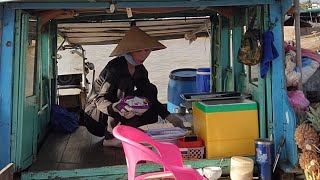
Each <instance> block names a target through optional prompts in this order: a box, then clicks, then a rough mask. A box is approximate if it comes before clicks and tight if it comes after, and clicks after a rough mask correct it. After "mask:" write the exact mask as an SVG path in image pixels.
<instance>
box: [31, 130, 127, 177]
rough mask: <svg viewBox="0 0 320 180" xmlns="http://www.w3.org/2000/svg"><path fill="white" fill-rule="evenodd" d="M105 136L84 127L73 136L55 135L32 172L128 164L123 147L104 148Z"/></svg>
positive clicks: (41, 153) (32, 168) (40, 155)
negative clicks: (93, 133) (94, 134)
mask: <svg viewBox="0 0 320 180" xmlns="http://www.w3.org/2000/svg"><path fill="white" fill-rule="evenodd" d="M102 139H103V138H101V137H96V136H93V135H91V134H90V133H89V132H88V131H87V129H86V128H85V127H83V126H80V127H79V128H78V129H77V131H76V132H75V133H73V134H62V133H58V132H52V133H50V135H49V136H48V138H47V140H46V142H45V143H44V144H43V146H42V148H41V149H40V152H39V153H38V156H37V160H36V162H35V163H33V165H32V166H31V167H30V168H29V171H44V170H63V169H64V170H65V169H79V168H92V167H102V166H111V165H121V164H125V163H126V162H125V157H124V152H123V149H122V148H113V147H103V146H102Z"/></svg>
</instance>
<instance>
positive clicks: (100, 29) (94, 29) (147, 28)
mask: <svg viewBox="0 0 320 180" xmlns="http://www.w3.org/2000/svg"><path fill="white" fill-rule="evenodd" d="M202 24H203V23H194V24H184V25H167V26H165V25H163V26H145V27H140V28H141V29H142V30H143V31H150V30H162V29H179V28H196V27H199V26H201V25H202ZM128 30H129V26H128V27H123V28H122V27H111V28H108V27H80V28H78V27H77V28H69V27H60V28H59V29H58V31H60V32H64V33H65V32H108V31H123V32H126V31H128Z"/></svg>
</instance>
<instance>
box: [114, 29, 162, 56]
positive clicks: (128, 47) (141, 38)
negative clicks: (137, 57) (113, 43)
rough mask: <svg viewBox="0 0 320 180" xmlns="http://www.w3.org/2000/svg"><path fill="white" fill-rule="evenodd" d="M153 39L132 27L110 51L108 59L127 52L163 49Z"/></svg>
mask: <svg viewBox="0 0 320 180" xmlns="http://www.w3.org/2000/svg"><path fill="white" fill-rule="evenodd" d="M165 48H166V46H164V45H163V44H161V43H160V42H159V41H157V40H156V39H155V38H153V37H151V36H150V35H148V34H147V33H145V32H144V31H142V30H141V29H139V28H138V27H136V26H132V27H131V28H130V29H129V31H128V32H127V33H126V35H125V36H124V37H123V39H122V40H121V41H120V42H119V44H118V45H117V47H116V48H115V49H114V50H113V51H112V53H111V54H110V57H112V56H121V55H124V54H126V53H128V52H133V51H139V50H143V49H151V50H152V51H156V50H160V49H165Z"/></svg>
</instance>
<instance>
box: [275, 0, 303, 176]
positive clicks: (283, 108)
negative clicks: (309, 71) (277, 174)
mask: <svg viewBox="0 0 320 180" xmlns="http://www.w3.org/2000/svg"><path fill="white" fill-rule="evenodd" d="M282 14H283V12H282V7H281V4H280V3H278V4H274V5H270V20H271V21H272V22H275V19H278V20H279V21H277V22H276V26H275V27H274V28H273V32H274V35H275V37H274V39H275V42H274V44H275V47H276V49H277V51H278V53H279V54H280V56H279V57H278V58H277V59H275V60H274V61H272V100H273V102H272V106H273V107H272V109H273V110H274V112H273V122H274V123H273V124H274V141H275V146H278V145H279V143H280V140H281V138H282V137H285V138H286V141H285V145H284V148H283V150H282V156H281V159H280V160H281V161H283V162H289V163H290V164H291V167H293V166H294V165H296V164H297V163H298V151H297V146H296V144H295V142H294V131H295V128H296V118H295V114H294V112H293V110H292V108H291V106H290V104H289V101H288V96H287V92H286V87H285V75H284V64H283V56H284V50H283V47H282V46H283V42H282V37H283V32H282V22H283V16H282ZM280 165H281V164H280ZM280 167H282V166H280ZM283 170H285V171H286V172H288V171H290V169H289V168H288V166H287V165H285V167H283Z"/></svg>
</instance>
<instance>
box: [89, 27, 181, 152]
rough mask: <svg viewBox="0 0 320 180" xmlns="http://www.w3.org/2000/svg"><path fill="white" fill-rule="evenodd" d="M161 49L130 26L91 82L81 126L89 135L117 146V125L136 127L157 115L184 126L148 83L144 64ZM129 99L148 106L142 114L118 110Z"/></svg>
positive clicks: (108, 144) (156, 43) (155, 88)
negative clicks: (83, 126)
mask: <svg viewBox="0 0 320 180" xmlns="http://www.w3.org/2000/svg"><path fill="white" fill-rule="evenodd" d="M164 48H166V47H165V46H164V45H163V44H161V43H160V42H158V41H157V40H156V39H154V38H152V37H151V36H149V35H148V34H147V33H145V32H144V31H142V30H141V29H139V28H138V27H136V26H133V27H131V28H130V30H129V31H128V32H127V33H126V35H125V36H124V38H123V39H122V40H121V41H120V42H119V44H118V45H117V47H116V48H115V49H114V50H113V52H112V53H111V55H110V57H113V56H116V58H114V59H113V60H111V61H110V62H108V64H107V65H106V66H105V68H104V69H103V70H102V72H101V73H100V75H99V77H98V78H97V79H96V80H95V81H94V82H93V88H92V92H91V94H90V96H89V99H88V102H87V104H86V107H85V116H84V125H85V126H86V127H87V129H88V131H89V132H90V133H91V134H93V135H96V136H100V137H103V136H104V138H105V139H104V141H103V145H104V146H120V141H119V140H117V139H116V138H114V137H113V135H112V128H113V127H114V126H116V125H117V124H119V123H120V124H122V125H128V126H131V127H136V128H138V127H140V126H143V125H146V124H152V123H155V122H157V121H158V116H160V117H161V118H162V119H166V120H167V121H169V122H170V123H172V124H173V126H176V127H182V128H183V127H184V125H183V121H182V120H181V119H179V118H178V117H176V116H174V115H173V114H170V112H169V111H167V109H166V108H165V107H164V106H163V105H162V104H161V103H160V102H159V101H158V98H157V94H158V90H157V87H156V86H155V85H153V84H152V83H150V81H149V78H148V71H147V70H146V68H145V67H144V65H143V62H144V61H145V60H146V58H147V57H148V56H149V54H150V53H151V51H156V50H160V49H164ZM128 96H135V97H145V98H146V99H147V100H148V103H150V107H149V109H148V110H147V111H146V112H144V113H143V114H138V113H135V112H134V111H131V110H130V108H126V110H125V111H123V110H120V109H119V108H118V107H119V103H121V100H123V99H124V98H126V97H128Z"/></svg>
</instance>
